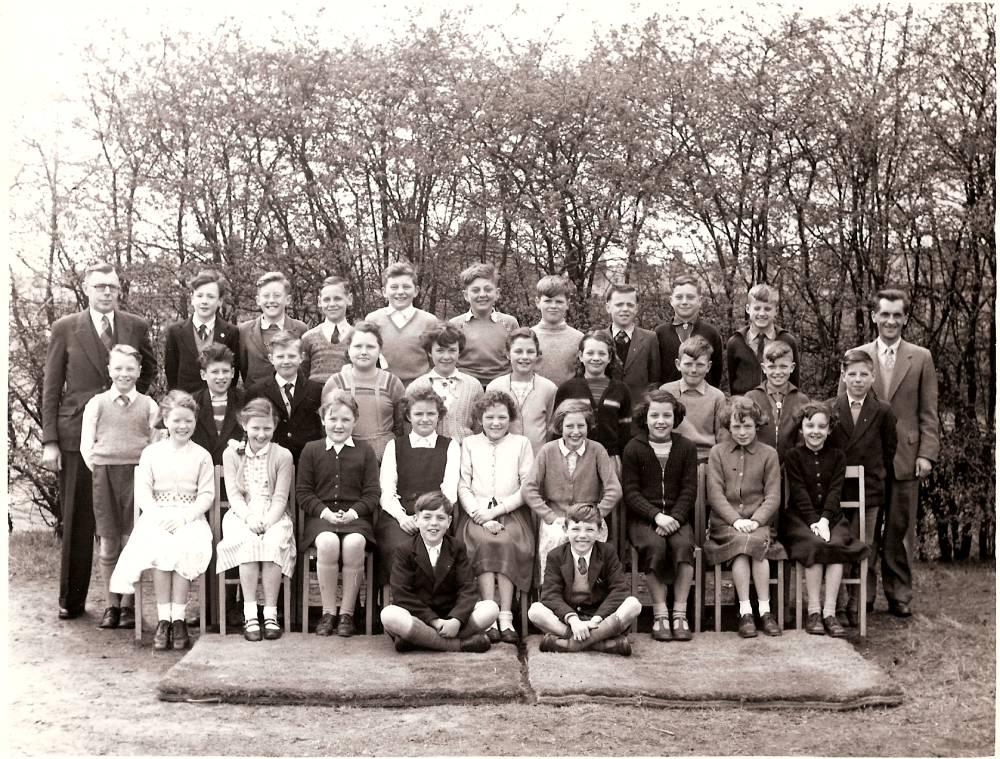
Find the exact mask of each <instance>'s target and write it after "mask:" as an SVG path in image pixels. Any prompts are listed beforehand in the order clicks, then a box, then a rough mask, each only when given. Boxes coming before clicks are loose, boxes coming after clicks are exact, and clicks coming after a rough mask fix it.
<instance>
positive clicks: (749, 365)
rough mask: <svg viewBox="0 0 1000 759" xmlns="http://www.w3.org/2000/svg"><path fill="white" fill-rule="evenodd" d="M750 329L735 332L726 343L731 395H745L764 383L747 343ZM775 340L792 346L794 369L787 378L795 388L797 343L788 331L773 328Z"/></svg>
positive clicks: (797, 355)
mask: <svg viewBox="0 0 1000 759" xmlns="http://www.w3.org/2000/svg"><path fill="white" fill-rule="evenodd" d="M749 331H750V327H743V329H738V330H736V331H735V332H734V333H733V334H732V337H730V338H729V341H728V342H727V343H726V371H727V372H728V373H729V392H730V393H731V394H732V395H746V394H747V393H749V392H750V391H751V390H753V389H754V388H755V387H757V385H759V384H760V383H761V382H763V381H764V371H763V370H762V369H761V367H760V362H759V361H758V360H757V351H756V350H755V349H754V347H753V346H751V345H750V344H749V343H748V342H747V333H748V332H749ZM774 338H775V340H781V341H782V342H785V343H788V344H789V345H790V346H792V361H794V362H795V368H794V369H793V370H792V376H791V377H790V378H789V379H790V381H791V383H792V384H793V385H795V386H796V387H798V386H799V373H800V370H801V367H800V366H799V363H800V361H799V342H798V340H796V339H795V337H794V335H792V333H791V332H789V331H788V330H785V329H782V328H781V327H777V326H776V327H775V328H774Z"/></svg>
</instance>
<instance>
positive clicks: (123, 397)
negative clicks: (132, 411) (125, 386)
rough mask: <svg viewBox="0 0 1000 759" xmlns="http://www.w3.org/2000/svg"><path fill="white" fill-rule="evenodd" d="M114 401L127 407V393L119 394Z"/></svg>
mask: <svg viewBox="0 0 1000 759" xmlns="http://www.w3.org/2000/svg"><path fill="white" fill-rule="evenodd" d="M115 403H117V404H118V405H119V406H121V407H122V408H128V404H129V403H131V401H130V400H129V398H128V396H127V395H119V396H118V397H117V398H115Z"/></svg>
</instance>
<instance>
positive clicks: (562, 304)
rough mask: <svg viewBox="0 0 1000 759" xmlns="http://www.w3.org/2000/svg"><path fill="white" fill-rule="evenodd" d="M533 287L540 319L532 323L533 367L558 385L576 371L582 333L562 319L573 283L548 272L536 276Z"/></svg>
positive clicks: (564, 317) (567, 308)
mask: <svg viewBox="0 0 1000 759" xmlns="http://www.w3.org/2000/svg"><path fill="white" fill-rule="evenodd" d="M535 291H536V292H537V296H536V298H535V305H536V306H538V310H539V312H540V313H541V315H542V320H541V321H540V322H538V324H536V325H535V326H534V327H532V330H534V332H535V334H536V335H538V343H539V345H540V346H541V358H539V359H538V364H537V365H536V366H535V371H536V372H538V373H539V374H540V375H542V376H543V377H545V378H546V379H548V380H551V381H552V382H553V383H554V384H555V385H556V387H558V386H559V385H561V384H563V383H564V382H566V381H567V380H569V379H571V378H572V377H573V376H574V375H575V374H576V362H577V352H578V351H579V349H580V339H581V338H582V337H583V333H582V332H581V331H580V330H578V329H574V328H573V327H571V326H569V324H567V323H566V312H567V311H568V310H569V299H570V298H571V297H572V296H573V294H574V293H575V292H576V287H575V286H574V285H573V283H572V282H571V281H570V280H568V279H566V277H559V276H556V275H554V274H550V275H548V276H546V277H542V278H541V279H540V280H538V284H537V285H535Z"/></svg>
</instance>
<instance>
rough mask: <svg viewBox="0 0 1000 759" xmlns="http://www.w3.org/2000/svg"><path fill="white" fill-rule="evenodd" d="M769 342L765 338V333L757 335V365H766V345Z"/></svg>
mask: <svg viewBox="0 0 1000 759" xmlns="http://www.w3.org/2000/svg"><path fill="white" fill-rule="evenodd" d="M765 342H767V338H765V337H764V333H763V332H761V333H760V334H759V335H757V363H758V364H763V363H764V343H765Z"/></svg>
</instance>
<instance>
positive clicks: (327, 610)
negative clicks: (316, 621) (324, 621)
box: [323, 606, 337, 617]
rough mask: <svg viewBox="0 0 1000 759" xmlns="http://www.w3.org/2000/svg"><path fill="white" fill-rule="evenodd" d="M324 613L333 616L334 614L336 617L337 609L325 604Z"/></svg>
mask: <svg viewBox="0 0 1000 759" xmlns="http://www.w3.org/2000/svg"><path fill="white" fill-rule="evenodd" d="M323 613H324V614H330V615H331V616H334V617H336V616H337V610H336V609H332V608H330V607H329V606H324V607H323Z"/></svg>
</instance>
